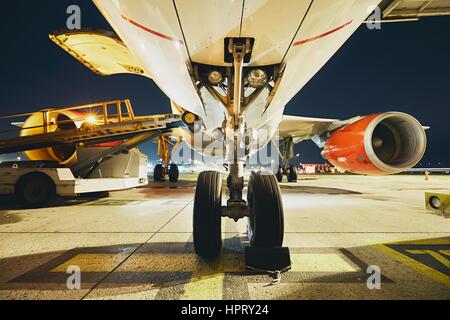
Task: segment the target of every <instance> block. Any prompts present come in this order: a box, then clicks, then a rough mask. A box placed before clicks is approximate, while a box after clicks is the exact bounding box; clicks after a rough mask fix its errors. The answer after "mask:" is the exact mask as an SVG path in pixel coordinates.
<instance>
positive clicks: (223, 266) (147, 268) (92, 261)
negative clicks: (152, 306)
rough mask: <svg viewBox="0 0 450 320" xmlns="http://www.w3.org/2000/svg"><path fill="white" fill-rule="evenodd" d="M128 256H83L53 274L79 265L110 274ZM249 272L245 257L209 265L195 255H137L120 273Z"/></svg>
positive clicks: (234, 256) (229, 256)
mask: <svg viewBox="0 0 450 320" xmlns="http://www.w3.org/2000/svg"><path fill="white" fill-rule="evenodd" d="M127 257H128V255H127V254H106V253H86V254H85V253H83V254H78V255H77V256H75V257H73V258H72V259H70V260H68V261H66V262H64V263H63V264H61V265H60V266H58V267H56V268H55V269H53V270H51V272H63V273H65V272H66V270H67V268H68V267H69V266H78V267H79V268H80V269H81V271H82V272H110V271H111V270H113V269H114V268H115V267H116V266H117V265H119V264H120V263H121V262H122V261H123V260H125V259H126V258H127ZM242 271H245V262H244V257H243V256H242V255H237V254H227V255H223V256H222V257H221V259H220V260H219V261H217V262H215V263H214V264H206V263H204V262H202V261H201V260H199V258H198V257H197V256H196V255H194V254H158V253H136V254H134V255H132V256H131V257H130V258H129V259H128V260H127V262H126V263H124V264H122V265H121V266H120V267H119V268H118V269H117V272H192V273H196V274H200V275H202V274H217V273H227V272H242Z"/></svg>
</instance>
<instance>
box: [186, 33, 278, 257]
mask: <svg viewBox="0 0 450 320" xmlns="http://www.w3.org/2000/svg"><path fill="white" fill-rule="evenodd" d="M226 50H228V53H229V54H230V55H232V56H233V68H234V72H233V73H232V75H230V76H229V79H228V83H229V84H230V86H229V87H228V94H229V97H230V99H229V101H232V103H230V105H229V106H228V107H227V111H228V112H227V118H226V121H225V122H224V127H223V132H224V140H225V144H226V157H225V161H226V164H227V166H226V167H227V168H228V172H229V175H228V178H227V188H228V193H229V199H228V201H227V204H226V206H222V188H223V186H222V178H221V174H220V173H219V172H211V171H208V172H203V173H201V174H200V176H199V178H198V181H197V189H196V193H195V202H194V247H195V252H196V253H197V254H198V255H199V256H200V257H202V258H203V259H208V260H210V259H214V258H217V257H218V256H219V255H220V251H221V248H222V237H221V218H222V217H228V218H231V219H233V220H235V221H238V220H239V219H242V218H248V220H249V224H248V237H249V240H250V243H251V245H252V246H253V247H258V248H274V247H281V246H282V244H283V235H284V218H283V205H282V202H281V193H280V188H279V186H278V182H277V179H276V177H275V176H274V175H273V174H272V173H262V172H256V173H252V175H251V177H250V180H249V184H248V195H247V201H245V200H244V199H243V190H244V187H245V182H244V164H245V162H246V160H247V158H248V157H249V148H248V145H249V143H250V142H249V141H248V140H247V139H246V138H245V137H248V136H249V135H248V131H247V128H246V126H245V121H244V119H243V112H242V110H241V103H242V100H243V64H244V59H245V57H246V56H248V55H249V54H250V53H251V50H252V48H251V41H250V40H249V39H244V38H239V39H231V41H230V42H229V46H228V47H227V48H226ZM231 84H232V85H231Z"/></svg>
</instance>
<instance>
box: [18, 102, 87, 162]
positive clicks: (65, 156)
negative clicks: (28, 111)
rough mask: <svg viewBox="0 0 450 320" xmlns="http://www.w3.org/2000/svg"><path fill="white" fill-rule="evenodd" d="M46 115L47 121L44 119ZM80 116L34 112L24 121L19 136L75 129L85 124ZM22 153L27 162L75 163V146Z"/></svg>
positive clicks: (56, 112)
mask: <svg viewBox="0 0 450 320" xmlns="http://www.w3.org/2000/svg"><path fill="white" fill-rule="evenodd" d="M46 114H47V118H48V119H44V117H45V115H46ZM81 116H82V115H81V114H80V113H78V112H74V111H55V112H49V113H45V112H36V113H35V114H33V115H31V116H30V117H29V118H28V119H27V120H25V122H24V124H23V126H22V130H21V132H20V136H22V137H23V136H31V135H37V134H43V133H46V132H56V131H61V130H70V129H76V128H79V127H80V126H81V125H82V124H83V122H85V119H81ZM24 153H25V155H26V156H27V158H28V159H29V160H50V161H57V162H59V163H62V164H72V163H74V162H75V161H76V145H60V146H54V147H50V148H43V149H37V150H31V151H25V152H24Z"/></svg>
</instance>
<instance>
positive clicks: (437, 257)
mask: <svg viewBox="0 0 450 320" xmlns="http://www.w3.org/2000/svg"><path fill="white" fill-rule="evenodd" d="M442 251H444V250H442ZM406 252H408V253H410V254H427V255H430V256H432V257H433V258H434V259H435V260H437V261H439V263H441V264H443V265H444V266H446V267H447V268H450V260H448V259H447V258H446V257H444V256H443V255H441V254H440V253H439V252H436V251H433V250H406Z"/></svg>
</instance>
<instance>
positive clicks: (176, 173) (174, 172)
mask: <svg viewBox="0 0 450 320" xmlns="http://www.w3.org/2000/svg"><path fill="white" fill-rule="evenodd" d="M179 178H180V170H179V169H178V166H177V165H176V164H171V165H170V168H169V181H170V182H178V179H179Z"/></svg>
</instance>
